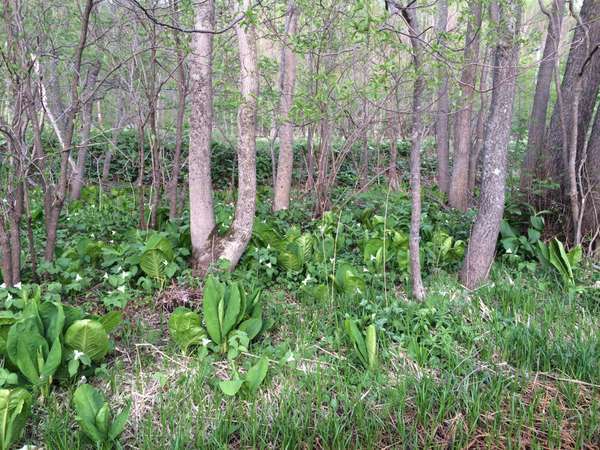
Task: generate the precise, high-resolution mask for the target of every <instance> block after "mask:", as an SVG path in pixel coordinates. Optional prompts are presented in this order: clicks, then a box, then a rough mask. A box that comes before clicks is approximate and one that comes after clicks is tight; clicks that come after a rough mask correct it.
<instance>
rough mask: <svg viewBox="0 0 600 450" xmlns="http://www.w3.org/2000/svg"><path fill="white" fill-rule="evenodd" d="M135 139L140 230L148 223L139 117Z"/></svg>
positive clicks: (144, 160)
mask: <svg viewBox="0 0 600 450" xmlns="http://www.w3.org/2000/svg"><path fill="white" fill-rule="evenodd" d="M137 134H138V136H137V141H138V178H137V180H136V183H135V184H136V187H137V191H138V217H139V220H138V222H139V223H138V226H139V228H140V230H147V229H148V224H147V222H146V199H145V197H146V196H145V189H144V174H145V172H146V170H145V169H146V167H145V166H146V154H145V153H146V152H145V142H144V141H145V137H144V121H143V120H142V118H141V117H140V118H139V122H138V127H137Z"/></svg>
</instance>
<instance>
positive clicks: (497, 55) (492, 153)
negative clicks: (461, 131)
mask: <svg viewBox="0 0 600 450" xmlns="http://www.w3.org/2000/svg"><path fill="white" fill-rule="evenodd" d="M490 9H491V12H492V13H491V18H492V22H493V23H495V24H497V26H498V30H497V32H498V39H499V41H498V44H497V46H496V48H495V49H494V62H493V67H494V69H493V89H494V90H493V93H492V102H491V106H490V112H489V115H488V119H487V123H486V132H485V142H484V148H483V158H484V159H483V178H482V182H481V197H480V203H479V211H478V213H477V218H476V219H475V224H474V225H473V229H472V231H471V238H470V239H469V245H468V247H467V252H466V255H465V260H464V263H463V267H462V270H461V272H460V279H461V281H462V283H463V284H464V285H465V286H466V287H467V288H469V289H472V288H475V287H477V286H478V285H480V284H481V283H482V282H483V281H484V280H485V279H486V278H487V276H488V273H489V270H490V267H491V265H492V262H493V260H494V252H495V248H496V241H497V239H498V233H499V231H500V222H501V221H502V215H503V213H504V196H505V192H504V191H505V189H506V171H507V168H506V166H507V155H508V144H509V141H510V127H511V119H512V111H513V103H514V97H515V84H516V74H517V63H518V56H519V46H518V36H519V28H520V16H521V11H520V3H519V2H514V3H512V4H510V5H509V4H507V3H504V2H502V3H500V5H498V3H497V2H496V1H494V2H493V3H492V6H491V8H490ZM499 18H502V21H500V20H499Z"/></svg>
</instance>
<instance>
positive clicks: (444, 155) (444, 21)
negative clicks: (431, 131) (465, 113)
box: [435, 0, 450, 194]
mask: <svg viewBox="0 0 600 450" xmlns="http://www.w3.org/2000/svg"><path fill="white" fill-rule="evenodd" d="M437 8H438V11H437V19H436V25H435V28H436V33H437V34H438V38H437V39H438V45H443V43H444V42H445V40H446V39H445V36H444V33H446V28H447V26H448V0H438V4H437ZM438 77H439V79H440V80H441V82H440V87H439V89H438V92H437V116H436V120H435V137H436V152H437V184H438V187H439V189H440V190H441V191H442V192H445V193H446V194H447V193H448V191H449V188H450V151H449V147H450V130H449V123H448V114H449V113H450V98H449V95H448V73H447V70H446V69H445V68H442V69H440V71H439V75H438Z"/></svg>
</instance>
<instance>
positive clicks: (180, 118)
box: [168, 1, 186, 220]
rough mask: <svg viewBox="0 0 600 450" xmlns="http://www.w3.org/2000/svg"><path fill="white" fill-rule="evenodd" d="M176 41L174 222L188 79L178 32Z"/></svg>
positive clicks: (171, 204) (171, 187) (171, 183)
mask: <svg viewBox="0 0 600 450" xmlns="http://www.w3.org/2000/svg"><path fill="white" fill-rule="evenodd" d="M171 6H172V8H173V16H174V17H173V21H174V23H175V24H178V23H179V10H178V8H177V2H176V1H173V2H172V5H171ZM173 37H174V39H175V47H176V48H177V118H176V124H175V154H174V155H173V170H172V172H171V179H170V180H169V186H168V191H169V192H168V196H169V219H171V220H173V219H175V218H176V217H177V214H178V208H177V205H178V195H177V187H178V186H179V173H180V172H181V147H182V145H183V127H184V119H185V98H186V77H185V72H186V70H185V69H186V68H185V51H184V49H183V45H182V43H181V39H180V37H179V33H178V32H177V31H176V32H175V33H173Z"/></svg>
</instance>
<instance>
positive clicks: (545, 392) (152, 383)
mask: <svg viewBox="0 0 600 450" xmlns="http://www.w3.org/2000/svg"><path fill="white" fill-rule="evenodd" d="M381 198H382V197H381V196H378V195H372V196H370V197H369V196H367V197H366V198H365V199H362V200H360V201H362V202H363V203H360V201H359V203H357V204H360V207H359V206H356V208H354V209H356V211H355V212H354V213H352V214H354V215H352V214H350V216H349V217H347V218H346V219H343V218H340V217H341V216H339V217H338V224H339V223H342V224H344V226H343V227H342V229H344V230H345V231H344V232H345V233H346V234H347V238H346V241H345V242H344V244H343V245H341V244H340V245H339V248H340V252H348V254H347V255H345V256H344V255H343V253H340V254H339V255H337V256H336V257H337V258H345V259H346V260H348V261H353V262H354V264H355V265H357V266H359V267H360V265H363V264H365V267H364V268H363V269H362V271H363V272H364V283H365V284H364V285H363V286H365V287H366V291H367V292H366V293H365V294H364V295H346V294H342V293H337V294H336V293H335V291H334V290H332V291H331V292H332V293H331V295H328V296H320V295H316V294H314V291H311V290H309V289H306V287H307V285H308V284H310V281H311V276H312V277H313V279H319V278H320V280H321V282H322V283H328V280H329V279H330V277H329V276H328V274H327V273H323V274H320V271H321V270H325V269H324V266H321V265H319V264H316V263H315V265H314V266H311V265H310V264H309V265H307V266H306V267H307V268H305V269H304V271H302V272H301V273H299V274H298V273H290V271H289V270H288V271H284V270H280V269H279V270H278V269H276V268H275V267H274V266H275V265H276V263H277V259H269V258H270V257H269V256H268V251H269V249H265V248H261V247H260V245H258V244H255V245H254V246H252V247H251V248H250V249H249V252H255V253H256V254H257V255H258V256H256V257H253V256H248V257H247V260H246V261H245V262H244V261H243V262H242V264H241V266H240V268H239V269H237V270H236V272H235V273H234V277H236V276H237V278H239V279H240V280H244V282H245V283H246V286H247V285H248V283H250V281H254V282H257V283H258V285H259V287H261V288H262V289H263V294H262V299H263V300H262V304H263V315H264V317H267V318H270V319H273V321H274V324H273V326H272V327H271V328H270V329H269V330H268V331H267V332H266V333H264V334H263V335H261V336H260V337H259V338H258V339H257V340H256V341H255V342H252V343H251V345H250V346H249V348H248V351H245V352H243V353H242V354H241V355H240V356H239V357H238V358H237V359H235V360H233V361H230V360H228V359H227V358H226V357H224V356H221V355H219V354H213V353H209V354H208V355H206V354H204V353H200V352H197V351H195V350H192V351H190V352H187V353H183V352H182V351H181V349H180V348H179V347H178V346H177V345H176V344H175V343H174V342H173V340H172V339H171V338H170V335H169V329H168V319H169V316H170V314H171V312H172V311H173V310H174V309H176V308H177V307H180V306H185V307H187V308H190V309H193V310H199V311H201V310H202V294H201V289H200V288H199V285H198V281H197V280H194V277H193V276H192V275H190V274H189V273H187V274H185V276H184V275H181V276H179V275H180V274H179V272H178V274H177V275H175V276H173V277H172V278H171V279H169V280H168V281H166V282H161V283H160V285H159V286H153V287H151V288H148V289H146V288H142V287H143V286H142V287H139V286H137V285H135V284H133V283H132V285H131V286H134V287H128V289H131V291H128V292H131V294H130V295H132V298H130V299H129V301H128V302H127V305H126V307H125V308H124V310H123V312H124V322H123V324H122V325H121V327H120V328H119V329H118V331H117V333H116V334H115V337H114V339H115V346H114V350H113V351H112V352H111V354H110V356H109V358H108V360H107V361H106V366H104V370H103V373H102V374H99V375H98V376H96V377H94V378H93V379H92V380H90V382H91V383H93V384H94V385H96V386H98V387H100V388H101V389H102V390H103V391H104V392H106V393H107V394H108V395H109V398H110V405H111V408H113V409H114V410H119V409H121V408H122V407H124V406H125V405H126V404H127V403H130V404H131V415H130V419H129V423H128V425H127V428H126V429H125V432H124V433H123V435H122V436H121V444H122V445H123V447H124V448H131V449H167V448H170V449H191V448H194V449H196V448H197V449H212V448H214V449H220V448H257V449H258V448H261V449H262V448H273V449H292V448H301V449H313V448H315V449H319V448H323V449H348V448H356V449H375V448H378V449H384V448H390V449H395V448H589V449H592V448H596V449H597V448H600V331H599V330H600V300H599V298H598V295H597V294H598V289H588V290H579V291H578V292H574V291H572V290H571V291H569V290H567V289H565V288H563V287H562V285H561V283H560V281H559V279H558V278H557V277H556V275H555V274H552V273H549V272H548V271H545V270H542V269H541V268H540V267H539V266H538V265H536V264H535V262H534V263H532V262H531V261H526V260H523V261H521V262H515V260H514V259H504V258H499V260H498V261H497V262H496V264H495V265H494V267H493V270H492V273H491V276H490V280H489V282H488V283H486V284H485V285H484V286H482V287H481V288H479V289H477V290H475V291H467V290H465V289H464V288H463V287H462V286H461V285H460V284H459V283H458V281H457V277H456V270H455V268H456V267H457V266H456V264H455V263H452V264H454V265H452V264H449V265H447V266H444V265H442V264H437V265H436V264H429V265H427V264H426V275H425V282H426V285H427V290H428V297H427V300H426V301H425V302H423V303H417V302H414V301H412V300H410V297H409V295H408V293H407V292H406V285H407V284H406V277H403V276H400V275H398V276H396V275H394V272H399V271H398V270H396V269H393V268H392V267H391V266H390V268H389V269H388V270H389V273H388V274H387V275H386V271H385V269H384V271H383V274H382V273H379V272H377V271H375V269H372V268H371V267H370V266H366V264H367V263H368V262H369V259H370V258H364V260H363V256H364V255H362V254H361V250H360V249H361V248H362V245H363V244H361V243H360V242H361V239H362V238H361V237H360V235H359V233H362V231H360V230H361V228H365V227H366V225H365V223H366V222H365V220H364V217H365V216H364V214H365V211H368V210H372V212H371V213H369V217H371V219H370V220H371V222H370V223H371V224H372V223H373V222H377V220H374V219H373V218H377V217H379V216H378V214H380V213H381V214H382V215H383V214H386V216H385V217H388V215H389V217H392V216H394V215H395V216H394V217H395V219H394V220H395V221H396V222H397V223H396V226H397V227H398V228H402V227H403V225H402V224H403V223H404V219H403V217H404V215H405V214H404V212H402V206H398V209H397V210H394V209H393V208H391V207H390V208H389V209H388V206H387V205H386V204H384V203H385V201H381V200H380V199H381ZM383 198H384V200H385V195H384V196H383ZM402 198H404V197H402ZM402 198H399V199H392V200H394V201H397V202H399V203H400V204H402V202H403V201H405V200H402ZM223 200H224V201H223V202H222V203H223V205H225V206H224V207H223V208H225V209H224V210H223V211H222V214H218V217H224V218H225V219H224V220H225V221H227V219H228V218H229V214H228V212H230V210H229V209H227V206H226V205H227V202H226V200H227V199H223ZM392 200H390V204H391V203H392ZM118 203H119V202H118V199H113V200H112V201H111V202H106V203H105V205H112V206H105V207H107V208H108V207H110V208H116V206H115V205H116V204H118ZM432 203H434V202H432ZM93 204H94V203H93V202H92V203H91V204H87V205H86V206H85V207H81V209H79V210H78V214H80V219H78V220H79V221H80V224H81V223H85V222H86V221H88V223H90V224H94V225H89V227H84V228H83V229H80V228H77V230H76V229H75V228H73V229H72V230H71V232H72V234H70V238H69V239H65V241H64V243H65V244H64V245H65V247H68V246H69V245H72V243H73V242H76V236H77V235H78V233H79V235H84V234H85V235H87V234H89V233H90V231H91V230H90V228H91V229H94V227H97V228H98V231H97V232H96V233H97V234H96V236H95V238H96V239H98V240H105V241H106V242H109V241H110V240H112V239H115V240H116V239H118V238H119V237H121V236H124V229H119V228H118V227H123V228H126V227H128V226H129V225H130V224H128V223H127V220H125V219H123V222H122V223H121V225H119V222H118V220H116V219H114V217H116V216H110V215H107V211H103V212H102V211H98V209H99V208H102V206H100V205H96V206H92V205H93ZM123 206H124V209H123V211H128V209H127V207H126V202H125V201H124V202H123ZM94 209H96V210H94ZM299 209H300V210H302V208H301V207H299ZM438 209H439V208H438V206H435V205H434V206H432V209H431V210H430V214H429V216H430V217H433V216H434V215H435V214H434V213H433V211H434V210H435V211H437V210H438ZM74 211H75V210H73V211H71V214H73V212H74ZM384 211H385V212H384ZM113 213H114V211H113ZM98 214H99V215H100V216H103V217H113V218H112V219H105V220H111V221H112V223H111V224H110V225H107V224H106V223H104V225H103V224H101V223H100V224H96V223H95V222H94V221H95V220H96V219H97V217H99V216H98ZM123 214H125V213H124V212H123ZM267 214H268V206H265V207H262V209H261V208H259V217H266V215H267ZM294 214H300V213H289V215H287V216H284V217H283V218H280V220H281V223H280V226H281V228H282V229H285V224H286V223H288V222H289V221H296V220H297V217H296V216H295V215H294ZM441 214H445V212H442V213H441ZM71 217H73V216H71ZM94 217H95V218H96V219H94ZM357 217H358V219H357ZM444 217H445V219H444V220H443V221H442V222H444V223H446V224H450V225H447V228H446V229H447V230H448V231H449V232H451V231H452V230H451V229H450V228H452V227H453V225H451V224H452V220H451V218H450V219H448V217H446V216H444ZM71 220H74V219H71ZM361 220H362V222H361ZM386 220H387V219H386ZM436 220H437V219H431V221H432V222H433V223H437V222H436ZM426 221H427V219H426ZM361 224H362V225H361ZM324 225H326V221H324V220H321V221H315V223H314V224H312V225H311V224H309V225H306V226H303V230H311V229H317V228H318V227H319V226H321V227H324ZM67 226H71V225H67ZM73 227H75V225H73ZM77 227H79V225H77ZM115 227H117V228H115ZM384 227H385V225H384ZM434 228H436V227H435V226H434ZM371 229H372V230H374V229H375V225H373V227H372V228H371ZM322 230H323V228H321V231H322ZM356 230H359V231H356ZM114 231H116V233H115V232H114ZM355 232H356V233H358V234H353V233H355ZM336 233H337V234H339V233H340V228H339V227H338V228H337V232H336ZM465 233H468V229H467V230H465ZM102 234H103V235H104V237H100V235H102ZM367 234H369V232H367ZM425 234H426V235H427V233H425ZM66 235H69V232H67V233H66ZM111 238H112V239H111ZM123 239H124V240H125V238H123ZM336 242H338V243H339V242H340V241H339V239H338V240H337V241H336ZM67 243H68V244H67ZM353 249H354V250H353ZM261 252H263V253H264V252H266V253H264V254H265V255H267V256H266V258H267V259H266V260H265V257H263V256H260V254H261ZM438 256H439V255H438ZM252 258H253V259H252ZM248 259H252V261H249V260H248ZM426 260H427V261H429V260H428V259H426ZM438 260H439V258H438ZM265 261H266V262H265ZM272 261H273V263H271V262H272ZM326 262H327V261H325V262H324V263H323V264H325V263H326ZM118 269H121V267H120V265H119V267H118ZM78 270H79V271H78V272H77V273H78V274H79V273H82V270H80V269H78ZM89 270H90V271H92V270H94V274H93V275H92V274H90V275H88V276H89V278H90V285H93V286H95V287H94V288H89V289H82V291H83V292H75V293H74V294H72V295H71V298H72V299H77V300H72V301H77V302H80V303H83V304H84V305H86V307H88V308H92V309H94V308H96V309H102V308H103V306H102V305H101V304H100V302H101V300H102V297H103V296H104V295H106V292H107V287H106V286H101V287H98V286H97V285H96V284H95V283H94V282H93V280H94V279H95V278H94V277H97V278H98V279H101V277H102V272H103V271H104V270H109V272H110V270H112V269H105V268H101V269H92V268H90V269H89ZM115 270H116V269H115ZM374 271H375V272H376V273H371V272H374ZM96 272H97V273H96ZM597 272H598V271H597V270H596V271H593V270H592V269H591V268H590V267H587V268H586V267H585V266H584V267H582V268H581V269H580V270H579V272H578V279H579V280H580V281H579V283H580V286H588V287H589V286H592V287H593V286H594V285H596V287H597V285H598V280H597V277H598V273H597ZM236 274H237V275H236ZM307 274H308V277H307ZM359 275H360V276H363V275H362V274H361V273H360V272H359V273H358V275H357V276H359ZM307 278H308V282H307ZM63 284H65V282H64V281H63ZM138 285H139V283H138ZM67 301H68V300H67V299H66V298H63V302H67ZM347 317H358V318H360V319H362V320H363V321H366V322H372V323H375V324H377V328H378V332H377V337H378V343H377V346H378V352H379V354H378V365H377V366H376V368H375V369H373V370H367V369H365V368H363V366H362V365H361V363H360V361H359V359H358V358H357V357H356V353H355V352H354V351H353V348H352V346H351V344H350V342H349V340H348V337H347V335H346V333H345V331H344V326H343V322H344V320H345V318H347ZM259 357H260V358H262V357H266V358H267V359H268V362H269V370H268V373H267V376H266V378H265V380H264V382H263V383H262V385H261V386H260V388H259V389H258V391H257V393H256V394H255V395H253V396H244V395H241V396H239V395H238V396H235V397H230V396H226V395H224V394H223V392H221V390H220V389H219V387H218V382H219V381H221V380H226V379H230V378H231V377H232V376H233V373H234V371H235V370H240V372H246V370H247V368H248V367H249V366H251V365H253V364H254V363H256V361H257V360H258V358H259ZM74 388H75V386H74V385H61V386H57V387H55V388H54V389H53V391H52V393H51V395H50V397H49V398H48V399H46V402H45V405H44V406H43V407H41V406H39V405H38V406H36V407H35V410H34V416H33V418H32V420H31V421H30V425H29V426H28V428H27V429H26V434H25V439H24V442H23V443H26V444H31V445H36V446H39V447H43V448H47V449H65V450H67V449H68V450H71V449H79V448H88V446H89V442H88V441H86V440H85V439H86V438H85V437H84V436H83V435H82V434H81V433H80V432H79V428H78V426H77V425H76V422H75V420H74V412H73V411H72V408H70V407H69V402H70V398H71V393H72V391H73V390H74Z"/></svg>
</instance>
